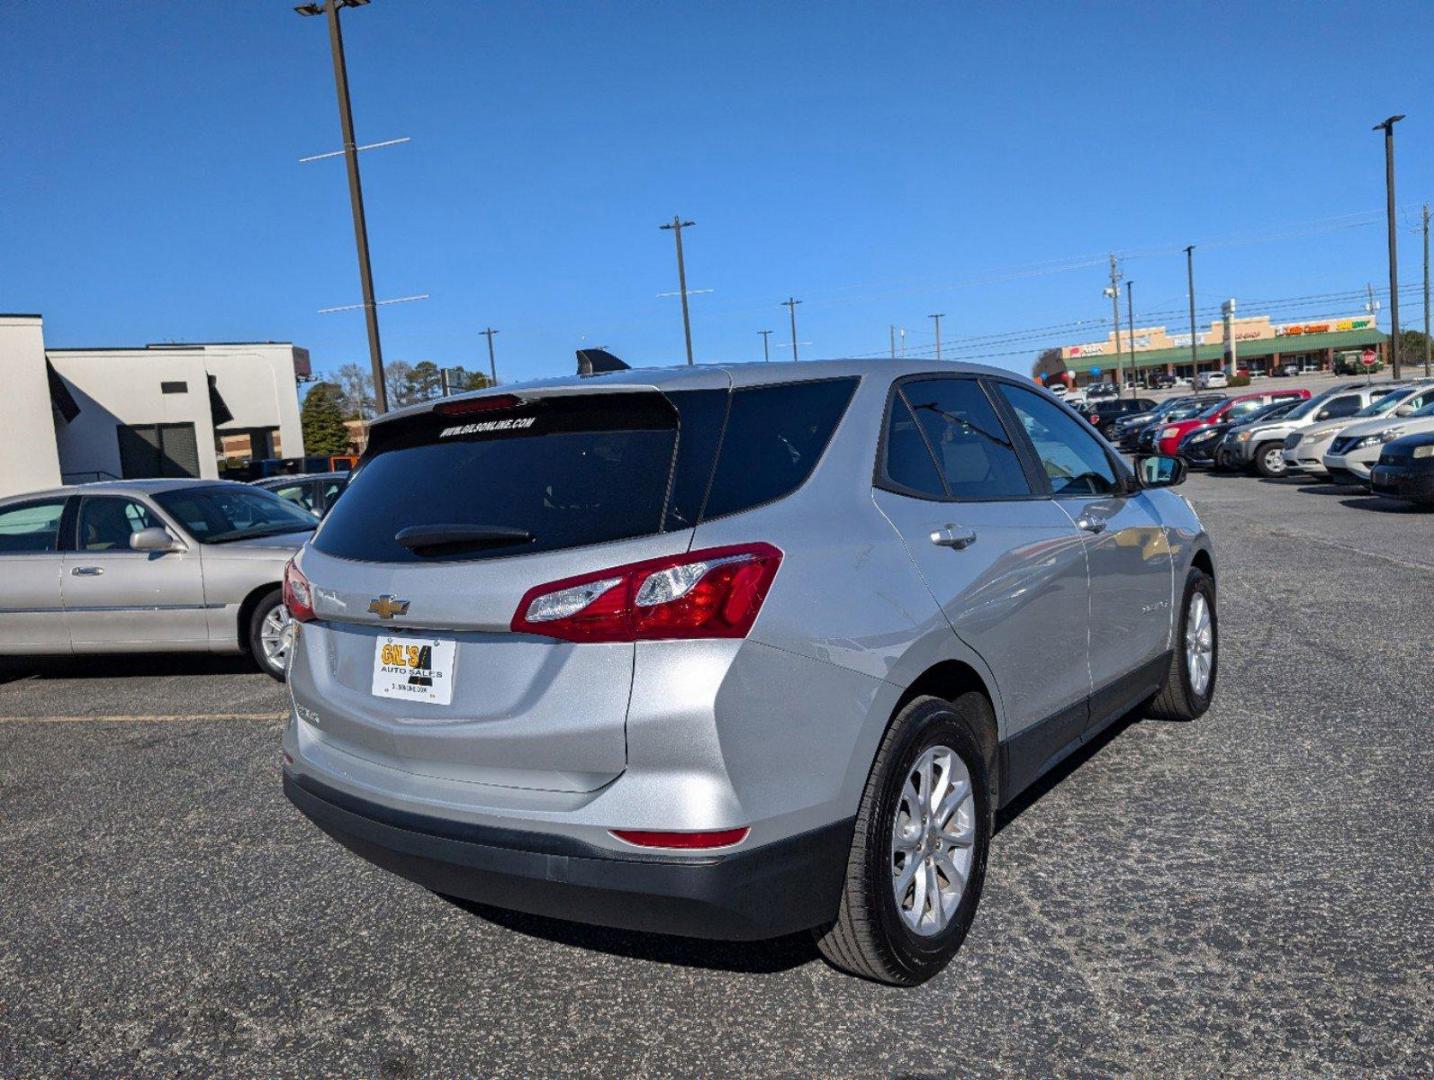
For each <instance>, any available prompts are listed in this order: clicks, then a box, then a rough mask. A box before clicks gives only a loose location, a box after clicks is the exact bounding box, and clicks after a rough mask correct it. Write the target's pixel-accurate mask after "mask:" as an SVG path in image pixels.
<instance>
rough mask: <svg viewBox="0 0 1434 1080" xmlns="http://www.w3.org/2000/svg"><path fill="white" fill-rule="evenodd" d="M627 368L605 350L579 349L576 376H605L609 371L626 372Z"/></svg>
mask: <svg viewBox="0 0 1434 1080" xmlns="http://www.w3.org/2000/svg"><path fill="white" fill-rule="evenodd" d="M627 370H628V366H627V365H626V364H624V363H623V362H622V361H621V360H619V359H618V358H617V357H616V356H614V355H613V354H612V353H610V352H608V351H607V350H606V349H579V350H578V374H579V375H582V376H588V375H606V374H607V373H608V372H610V371H627Z"/></svg>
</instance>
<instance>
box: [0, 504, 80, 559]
mask: <svg viewBox="0 0 1434 1080" xmlns="http://www.w3.org/2000/svg"><path fill="white" fill-rule="evenodd" d="M64 513H65V500H64V499H63V498H61V499H51V500H47V501H44V502H32V503H25V504H24V505H23V506H12V507H8V508H6V509H3V510H0V555H44V554H47V553H50V552H54V551H58V550H59V548H60V519H61V518H62V517H63V516H64Z"/></svg>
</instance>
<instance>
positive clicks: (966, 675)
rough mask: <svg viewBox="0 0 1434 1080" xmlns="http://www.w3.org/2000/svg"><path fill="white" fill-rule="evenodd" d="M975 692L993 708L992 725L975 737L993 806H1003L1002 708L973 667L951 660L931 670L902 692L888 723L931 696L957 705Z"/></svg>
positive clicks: (924, 672)
mask: <svg viewBox="0 0 1434 1080" xmlns="http://www.w3.org/2000/svg"><path fill="white" fill-rule="evenodd" d="M973 691H974V692H975V693H978V694H980V695H981V696H982V697H984V698H985V699H986V701H987V702H988V703H989V704H990V706H991V713H990V722H989V723H987V724H982V725H979V727H980V730H978V731H977V732H976V733H975V734H976V738H977V740H978V741H979V742H980V744H981V752H982V754H983V756H984V757H985V759H986V775H987V776H988V777H989V778H990V783H991V787H992V791H991V797H992V798H991V801H992V805H994V806H999V805H1000V804H1001V800H1000V790H999V789H1000V786H1001V781H1002V779H1003V777H1002V775H1001V733H1000V729H999V724H1000V721H999V719H998V716H997V710H998V708H999V707H1000V706H999V701H998V700H997V698H996V695H995V694H994V693H992V690H991V688H990V687H989V686H988V685H987V683H986V679H985V677H984V676H982V674H981V673H980V672H979V671H977V670H976V668H974V667H973V666H972V665H970V664H968V663H966V662H965V661H964V660H951V659H948V660H941V661H939V662H937V663H935V664H933V665H931V666H930V667H928V668H927V669H926V670H925V671H923V672H921V673H920V674H919V675H918V676H917V677H916V678H915V679H914V680H913V681H912V682H911V683H910V684H909V685H908V686H907V687H906V689H905V690H903V691H902V692H901V696H900V697H899V698H898V699H897V701H896V705H895V707H894V708H893V709H892V710H891V716H890V717H888V719H887V723H888V724H890V723H891V721H892V720H893V719H895V718H896V715H897V714H898V713H900V712H901V710H902V709H904V708H905V707H906V706H907V705H908V704H909V703H910V702H911V701H913V700H914V699H915V698H918V697H927V696H930V697H936V698H941V699H942V700H944V701H954V700H955V699H956V698H958V697H960V696H961V695H962V694H965V693H970V692H973Z"/></svg>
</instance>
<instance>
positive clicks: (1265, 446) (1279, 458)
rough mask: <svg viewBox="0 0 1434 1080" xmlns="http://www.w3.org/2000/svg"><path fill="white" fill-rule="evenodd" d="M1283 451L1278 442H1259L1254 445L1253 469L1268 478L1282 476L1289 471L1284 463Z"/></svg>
mask: <svg viewBox="0 0 1434 1080" xmlns="http://www.w3.org/2000/svg"><path fill="white" fill-rule="evenodd" d="M1284 452H1285V448H1284V446H1282V445H1281V444H1280V443H1277V442H1267V443H1261V444H1260V445H1259V446H1257V447H1255V457H1254V462H1255V471H1256V472H1257V473H1259V474H1260V475H1261V476H1263V477H1265V478H1267V479H1270V480H1273V479H1275V478H1277V477H1280V476H1284V475H1285V474H1286V473H1288V472H1289V471H1290V469H1289V466H1288V465H1286V464H1285V457H1284Z"/></svg>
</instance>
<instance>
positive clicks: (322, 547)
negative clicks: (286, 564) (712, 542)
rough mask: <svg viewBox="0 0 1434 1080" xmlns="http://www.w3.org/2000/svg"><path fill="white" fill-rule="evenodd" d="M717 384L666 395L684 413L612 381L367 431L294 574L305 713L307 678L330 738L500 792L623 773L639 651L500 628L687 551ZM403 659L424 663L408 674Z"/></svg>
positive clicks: (595, 781)
mask: <svg viewBox="0 0 1434 1080" xmlns="http://www.w3.org/2000/svg"><path fill="white" fill-rule="evenodd" d="M716 379H717V380H720V383H721V384H722V388H721V389H707V390H697V391H692V392H688V393H684V394H680V395H677V397H678V398H679V399H680V400H681V401H682V403H683V407H684V409H685V410H686V415H685V416H679V413H678V411H677V408H676V407H675V406H674V405H673V403H672V400H671V399H669V398H668V397H667V396H665V395H663V394H662V393H660V392H658V391H657V390H656V388H654V387H650V386H648V387H641V386H622V385H618V386H614V387H611V388H607V387H602V388H599V387H593V389H592V391H590V392H585V393H566V394H565V393H547V394H535V395H527V394H525V395H523V396H522V397H515V396H512V395H490V396H486V397H477V398H463V399H456V400H454V401H452V402H443V403H440V404H439V405H437V406H436V407H435V408H434V409H433V410H431V411H425V412H421V413H418V414H410V415H401V416H398V417H395V418H393V419H392V420H387V421H384V422H382V423H379V424H376V425H375V426H374V429H373V434H372V442H371V445H370V449H369V453H368V454H367V455H366V457H365V460H364V461H363V463H362V464H361V465H360V467H359V469H358V470H357V472H356V473H355V475H354V477H353V479H352V481H351V482H350V485H349V488H348V490H347V492H345V494H344V497H343V498H342V499H340V500H338V502H337V503H335V505H334V508H333V510H332V511H331V513H330V514H329V516H328V517H327V518H326V519H325V521H324V524H323V526H322V527H321V528H320V530H319V532H318V533H317V534H316V535H315V538H314V542H313V544H312V545H311V546H310V548H309V549H308V550H306V551H305V553H304V555H303V558H302V560H301V563H302V572H303V574H304V575H305V577H306V578H307V579H308V581H309V582H310V585H311V589H312V595H313V598H314V600H313V605H314V610H315V614H316V616H317V618H318V619H319V620H321V623H320V624H318V626H316V627H315V634H314V635H313V636H314V637H315V638H316V639H317V638H322V643H323V647H322V649H321V650H320V649H319V648H318V647H317V643H316V642H309V643H306V644H308V646H309V647H308V649H307V650H306V657H307V669H306V670H305V671H304V672H302V673H300V678H299V679H298V680H296V688H295V689H296V694H298V695H301V702H302V698H303V697H307V696H308V694H309V692H310V691H308V690H307V688H306V687H305V686H304V685H303V684H304V683H305V682H307V681H308V680H312V693H313V695H314V697H315V699H316V700H315V701H314V702H313V703H312V704H314V706H315V707H316V709H318V710H320V711H321V713H322V717H323V719H322V730H323V732H324V738H325V739H326V740H327V741H328V742H329V743H330V744H333V745H337V746H338V747H339V748H340V749H345V750H348V751H350V752H353V753H356V754H358V755H360V756H362V757H366V758H369V759H371V760H379V761H381V762H383V763H385V764H392V765H395V766H398V767H403V768H407V769H410V770H413V771H420V772H424V773H429V774H433V775H442V776H447V777H450V778H453V779H465V780H473V781H479V782H484V783H492V784H500V785H504V786H512V787H524V788H542V789H546V790H566V791H589V790H593V789H595V788H597V787H600V786H601V785H602V784H604V783H606V782H607V781H609V780H611V779H612V778H613V777H614V776H616V775H617V774H618V773H620V772H621V771H622V769H623V767H624V764H625V760H626V740H625V736H624V723H625V718H626V713H627V702H628V694H629V690H630V687H631V682H632V666H633V650H634V645H633V644H632V643H631V642H609V643H584V644H582V645H577V644H573V643H570V642H565V641H557V640H554V639H552V638H549V637H540V636H536V635H533V634H523V633H514V632H513V631H512V630H511V629H510V627H511V626H512V624H513V620H514V616H515V615H516V614H517V613H518V609H519V605H520V602H521V601H522V599H523V596H524V594H525V593H526V592H527V591H528V590H529V589H530V588H532V587H534V586H537V585H540V584H543V583H545V582H551V581H555V580H558V579H562V578H567V577H570V576H573V575H576V574H581V573H584V572H588V571H593V570H598V569H602V568H603V567H607V566H616V565H619V564H625V563H629V562H634V561H638V560H643V559H649V558H653V557H656V556H661V555H669V554H674V553H678V552H682V551H684V550H685V549H686V548H687V547H688V546H689V545H690V543H691V538H692V528H693V525H694V523H695V520H696V517H697V511H698V507H697V501H698V500H700V499H701V498H702V497H703V495H704V493H705V487H706V482H707V478H708V476H709V475H710V472H711V467H712V460H713V458H714V456H715V453H716V445H717V435H718V433H719V432H720V425H721V422H722V420H723V418H724V415H725V410H726V399H727V396H728V395H727V390H726V389H725V384H726V382H727V379H726V377H725V375H724V374H721V373H716ZM581 389H584V390H586V388H581ZM679 429H680V430H681V434H682V438H683V442H684V444H685V445H684V448H683V449H684V454H683V455H682V459H683V460H682V463H681V465H682V467H681V468H677V467H675V466H676V464H677V462H676V458H677V457H678V455H677V444H678V438H679ZM385 598H386V599H385ZM306 629H307V628H306ZM385 645H387V646H389V651H388V653H387V654H385V651H384V647H385ZM410 646H411V647H413V648H414V649H417V650H420V652H419V657H420V658H421V659H422V661H423V664H422V665H421V666H420V667H419V668H417V669H416V670H417V672H418V674H416V675H414V676H411V677H410V678H404V677H403V675H402V666H403V664H405V663H406V662H407V661H408V660H409V659H410V657H409V654H408V651H407V650H408V648H409V647H410ZM394 647H397V648H398V649H399V650H401V651H400V652H398V653H395V652H393V648H394ZM425 648H426V649H428V650H429V651H428V653H426V654H424V653H422V651H421V650H423V649H425ZM386 658H387V659H388V660H397V661H400V663H399V664H397V665H394V664H386V663H385V662H384V661H385V659H386ZM394 667H397V668H398V669H399V674H398V675H396V676H395V675H393V674H389V675H388V676H385V675H384V674H383V672H379V671H376V668H385V669H388V668H394ZM424 679H427V680H429V683H428V685H422V680H424ZM444 680H446V681H447V686H446V688H444V687H443V686H442V683H443V681H444ZM410 681H414V682H417V683H418V684H419V685H414V686H409V685H408V683H409V682H410ZM445 690H446V692H445ZM385 695H394V696H385ZM444 698H447V700H446V701H445V700H443V699H444Z"/></svg>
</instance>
